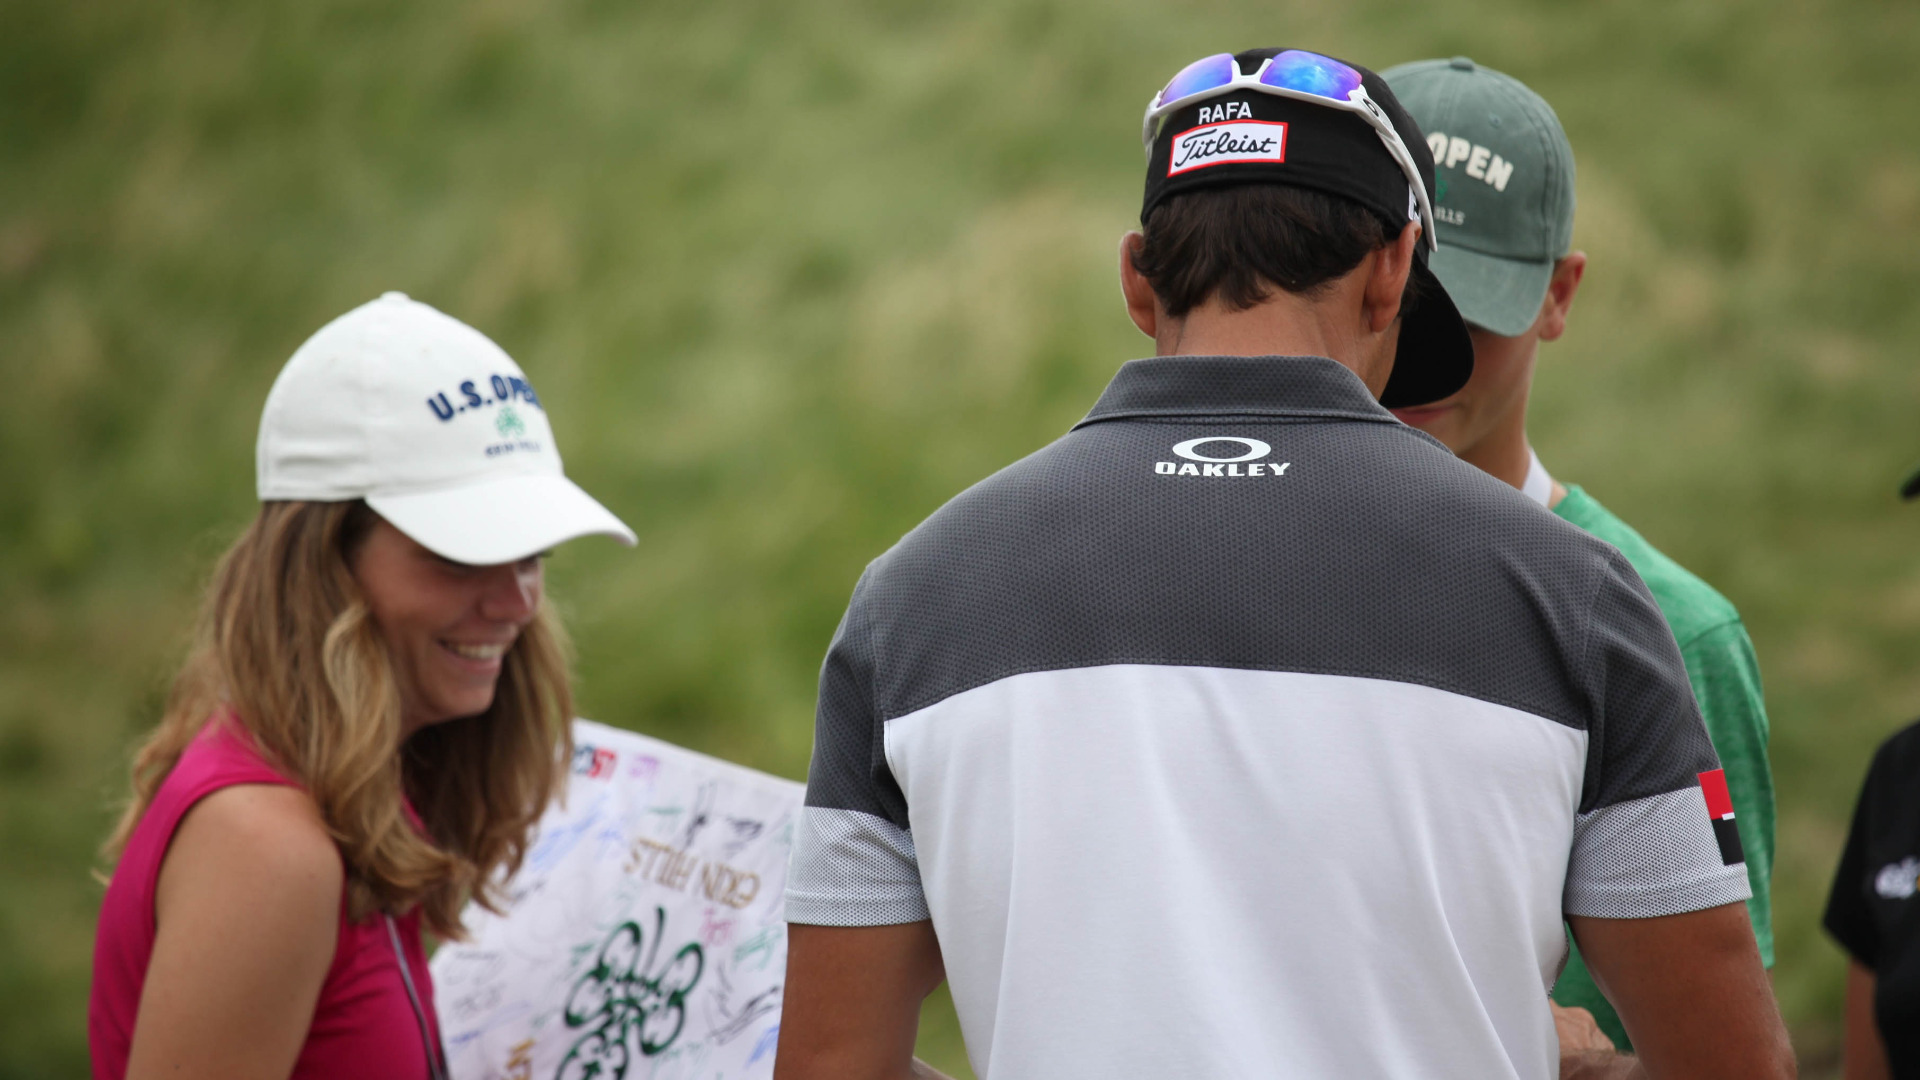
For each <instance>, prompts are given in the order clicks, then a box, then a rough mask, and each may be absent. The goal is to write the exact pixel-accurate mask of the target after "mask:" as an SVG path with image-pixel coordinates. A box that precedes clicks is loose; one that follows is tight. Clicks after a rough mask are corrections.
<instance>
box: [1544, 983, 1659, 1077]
mask: <svg viewBox="0 0 1920 1080" xmlns="http://www.w3.org/2000/svg"><path fill="white" fill-rule="evenodd" d="M1547 1006H1548V1007H1549V1008H1551V1009H1552V1010H1553V1031H1554V1034H1556V1035H1558V1036H1560V1080H1630V1078H1632V1077H1637V1076H1639V1077H1643V1076H1645V1075H1646V1074H1645V1073H1643V1072H1640V1071H1639V1070H1638V1069H1636V1068H1635V1066H1637V1065H1638V1064H1639V1063H1638V1062H1636V1061H1635V1060H1634V1059H1633V1058H1631V1057H1628V1056H1627V1055H1625V1054H1622V1053H1620V1052H1619V1050H1618V1049H1616V1048H1615V1047H1614V1045H1613V1040H1612V1039H1609V1038H1607V1033H1606V1032H1604V1031H1601V1030H1600V1025H1599V1024H1598V1023H1597V1022H1595V1021H1594V1019H1593V1014H1592V1013H1590V1012H1588V1011H1587V1010H1585V1009H1582V1008H1579V1007H1578V1006H1573V1007H1563V1006H1561V1005H1560V1004H1559V1003H1557V1002H1554V1001H1549V1002H1547Z"/></svg>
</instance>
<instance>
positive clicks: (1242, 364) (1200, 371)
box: [1074, 356, 1400, 428]
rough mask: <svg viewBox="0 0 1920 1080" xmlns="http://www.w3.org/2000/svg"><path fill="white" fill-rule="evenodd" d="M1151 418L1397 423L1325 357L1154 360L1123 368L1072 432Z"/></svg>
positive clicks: (1346, 372)
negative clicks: (1257, 417)
mask: <svg viewBox="0 0 1920 1080" xmlns="http://www.w3.org/2000/svg"><path fill="white" fill-rule="evenodd" d="M1153 416H1281V417H1298V418H1313V419H1340V420H1361V421H1369V422H1372V423H1385V424H1398V423H1399V422H1400V421H1399V420H1397V419H1395V417H1394V415H1393V414H1392V413H1390V412H1388V411H1387V410H1386V409H1385V408H1383V407H1381V405H1380V403H1379V402H1378V401H1376V400H1374V397H1373V394H1372V393H1370V392H1369V391H1368V390H1367V385H1366V384H1365V383H1363V382H1361V381H1360V377H1359V376H1358V375H1355V374H1354V373H1353V372H1352V371H1350V370H1348V369H1347V368H1346V367H1344V366H1342V365H1341V364H1339V363H1338V362H1336V361H1333V360H1329V359H1327V358H1326V357H1324V356H1156V357H1153V358H1152V359H1148V360H1130V361H1128V362H1127V363H1126V364H1124V365H1122V366H1121V368H1120V371H1119V373H1118V374H1116V375H1115V376H1114V377H1113V381H1112V382H1110V383H1108V384H1107V389H1106V392H1105V393H1103V394H1101V395H1100V400H1099V401H1098V402H1096V403H1094V406H1093V411H1092V412H1090V413H1088V414H1087V417H1086V419H1084V420H1082V421H1080V422H1079V423H1078V424H1075V425H1074V427H1075V428H1081V427H1085V426H1087V425H1088V424H1097V423H1100V422H1101V421H1103V420H1125V419H1135V418H1140V417H1153Z"/></svg>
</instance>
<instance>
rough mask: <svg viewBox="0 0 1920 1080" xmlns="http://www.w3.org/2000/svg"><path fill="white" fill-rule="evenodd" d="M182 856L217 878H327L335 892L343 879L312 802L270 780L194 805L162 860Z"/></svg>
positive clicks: (229, 788) (233, 788)
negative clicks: (218, 875) (221, 875)
mask: <svg viewBox="0 0 1920 1080" xmlns="http://www.w3.org/2000/svg"><path fill="white" fill-rule="evenodd" d="M181 854H186V855H188V856H189V857H190V860H191V861H195V862H201V863H204V864H205V866H204V867H203V869H206V870H209V871H213V872H216V873H228V872H230V873H240V874H246V875H249V876H253V877H257V878H263V879H265V878H274V877H278V876H287V877H291V878H295V879H308V880H311V881H314V882H315V883H318V884H325V883H326V879H330V881H331V884H332V886H333V888H334V890H336V891H337V890H338V888H339V886H340V884H341V881H342V879H343V876H344V874H345V869H344V866H343V864H342V862H341V858H340V850H339V848H338V847H337V846H336V845H335V844H334V840H333V836H332V834H331V833H330V832H329V831H328V830H327V825H326V821H325V819H324V818H322V817H321V815H320V808H319V806H318V805H316V804H315V803H314V801H313V797H312V796H310V795H308V794H307V793H306V792H305V791H303V790H301V789H300V788H297V787H293V786H291V785H288V784H284V783H275V782H270V781H269V782H260V781H255V782H246V783H238V784H228V785H225V786H223V787H221V788H219V789H217V790H215V791H212V792H209V793H208V794H207V795H205V796H203V797H202V798H200V799H199V800H198V801H197V802H195V803H194V805H193V807H192V809H190V810H188V811H187V813H186V816H185V817H183V818H182V819H181V821H180V826H179V828H178V829H177V830H176V831H175V833H174V837H173V844H172V850H171V851H169V852H168V860H167V861H168V862H169V863H170V864H171V863H172V862H173V861H174V856H176V855H181ZM316 879H318V880H316ZM263 884H265V885H267V886H268V887H271V884H272V883H271V882H263Z"/></svg>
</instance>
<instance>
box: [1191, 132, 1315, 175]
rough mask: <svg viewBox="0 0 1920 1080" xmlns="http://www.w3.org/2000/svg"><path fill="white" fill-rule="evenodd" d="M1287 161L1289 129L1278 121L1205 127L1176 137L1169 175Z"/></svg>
mask: <svg viewBox="0 0 1920 1080" xmlns="http://www.w3.org/2000/svg"><path fill="white" fill-rule="evenodd" d="M1286 160H1287V125H1286V124H1284V123H1281V122H1279V121H1275V120H1232V121H1227V122H1225V123H1217V124H1202V125H1201V126H1199V127H1197V128H1189V129H1187V130H1186V131H1183V132H1181V133H1180V134H1179V135H1176V136H1174V140H1173V148H1172V150H1171V151H1170V152H1169V155H1168V158H1167V175H1168V176H1178V175H1180V174H1181V173H1183V172H1192V171H1193V170H1195V169H1204V168H1206V167H1208V166H1209V165H1229V164H1233V163H1235V162H1248V161H1268V162H1273V163H1275V164H1279V163H1282V162H1285V161H1286Z"/></svg>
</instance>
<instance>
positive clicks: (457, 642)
mask: <svg viewBox="0 0 1920 1080" xmlns="http://www.w3.org/2000/svg"><path fill="white" fill-rule="evenodd" d="M443 387H457V388H458V390H457V391H456V392H455V393H456V394H457V399H458V402H459V404H453V402H454V400H455V397H453V396H449V395H448V393H447V392H446V391H445V390H443ZM477 387H487V388H490V389H493V390H494V394H493V395H492V396H487V395H486V394H485V393H483V392H482V391H480V390H478V389H476V388H477ZM509 421H510V422H509ZM258 468H259V491H260V496H261V499H262V504H261V508H260V513H259V516H258V517H257V518H255V520H254V522H253V524H252V525H251V526H250V527H249V528H248V529H247V531H246V532H245V533H244V534H243V535H242V536H241V537H240V539H239V540H238V541H236V542H235V544H234V546H233V547H232V549H230V550H229V551H228V552H227V554H226V556H225V557H224V558H223V559H222V560H221V563H220V566H219V569H218V570H217V571H216V572H215V574H214V578H213V581H212V583H211V585H210V587H209V589H208V593H207V598H206V602H205V605H204V608H203V612H202V617H201V623H200V627H199V630H198V633H197V636H196V644H195V648H194V650H193V653H192V655H191V657H190V658H189V659H188V661H187V663H186V666H185V667H184V669H183V670H182V671H181V673H180V675H179V677H178V679H177V680H176V682H175V686H174V692H173V696H172V699H171V700H170V702H169V704H168V707H167V711H166V714H165V716H164V717H163V718H162V720H161V722H160V725H159V727H158V729H157V730H155V731H154V733H153V734H152V735H151V736H149V737H148V739H147V741H146V743H145V744H144V745H143V746H142V747H141V750H140V752H139V755H138V757H137V758H136V760H135V765H134V775H133V798H132V800H131V802H130V805H129V806H128V808H127V810H126V813H125V815H124V816H123V817H122V819H121V821H120V825H119V827H118V828H117V829H116V830H115V832H114V835H113V837H112V839H111V840H109V842H108V845H107V854H108V856H109V858H111V859H113V860H114V861H115V866H114V870H113V876H112V880H111V882H110V884H109V885H108V889H107V895H106V898H105V901H104V902H103V905H102V908H101V914H100V928H99V934H98V937H97V940H96V943H95V949H94V984H93V1000H92V1004H91V1008H90V1010H89V1035H90V1040H91V1043H92V1050H93V1071H94V1076H95V1077H96V1078H113V1080H119V1078H122V1077H135V1078H138V1077H152V1076H161V1075H166V1076H174V1075H192V1076H271V1077H287V1076H294V1077H319V1076H343V1075H354V1076H365V1077H374V1078H376V1080H385V1078H387V1077H394V1078H399V1077H408V1078H417V1077H421V1076H431V1077H434V1078H436V1080H438V1078H439V1077H441V1076H443V1075H444V1067H443V1063H444V1055H443V1054H442V1053H441V1052H440V1047H439V1035H438V1031H437V1029H436V1027H435V1024H434V1019H433V988H432V985H431V981H430V979H429V976H428V972H427V967H426V957H425V952H424V949H423V948H422V945H421V928H422V927H423V926H424V927H426V928H427V929H430V930H432V931H433V932H434V933H435V934H438V935H440V936H441V937H448V938H458V937H459V936H461V928H460V924H459V911H460V908H461V906H462V905H463V904H464V903H465V902H466V901H467V900H469V899H473V900H476V901H478V902H479V903H481V904H483V905H485V906H487V907H489V908H491V907H493V905H494V903H495V901H496V899H497V895H496V890H497V887H498V886H497V882H498V881H499V880H500V876H501V875H500V873H499V872H500V871H503V870H504V871H507V872H511V871H512V870H513V868H515V867H516V866H518V865H519V862H520V859H521V856H522V855H523V854H524V852H525V848H526V841H527V836H528V832H529V830H530V828H531V827H532V825H533V822H534V821H535V819H536V818H537V817H538V815H539V813H540V811H541V810H542V809H543V808H544V807H545V805H546V804H547V802H548V800H549V799H550V797H551V796H552V794H553V792H554V789H555V787H556V786H557V785H558V784H559V783H560V782H561V781H562V778H563V776H564V773H563V772H562V770H561V765H562V763H564V762H565V761H566V760H567V756H568V751H569V749H570V747H569V746H568V734H567V732H568V722H569V721H570V720H571V718H572V694H571V692H570V690H569V687H568V683H567V673H566V659H565V641H564V637H563V635H562V632H561V630H560V627H559V624H558V621H557V620H556V618H555V617H554V615H553V612H552V609H551V608H550V607H549V606H548V605H547V604H546V602H545V599H544V597H543V595H542V571H541V557H542V553H543V552H544V551H545V550H546V549H547V548H549V547H551V546H552V545H554V544H557V543H560V542H562V541H565V540H568V539H572V538H574V537H577V536H583V535H587V534H591V533H601V534H606V535H612V536H615V537H617V538H619V539H621V540H623V541H625V542H626V543H629V544H631V543H632V542H633V534H632V533H631V532H630V531H629V530H628V529H627V528H626V526H625V525H623V524H621V523H620V521H619V520H618V519H617V518H615V517H614V516H613V515H612V514H611V513H609V512H608V511H607V510H606V509H605V508H603V507H601V506H600V504H598V503H596V502H594V501H593V499H592V498H590V497H589V496H588V495H587V494H586V493H585V492H583V491H581V490H580V489H579V488H578V487H576V486H575V485H574V484H573V483H572V482H570V481H569V480H567V479H566V477H565V475H564V474H563V473H562V471H561V467H560V459H559V455H558V452H557V450H555V448H554V446H553V433H552V431H551V430H550V428H549V427H548V425H547V422H546V418H545V415H544V413H543V412H542V410H541V408H540V405H539V399H538V398H537V397H536V396H535V395H534V394H533V392H532V388H531V387H530V386H528V384H527V382H526V380H525V378H524V377H523V376H522V375H521V373H520V371H519V368H518V367H517V366H515V365H514V363H513V361H512V360H511V359H509V358H508V357H507V355H506V354H505V353H504V352H502V351H501V350H500V349H499V347H498V346H496V345H494V344H493V343H492V342H491V341H488V340H487V339H486V338H485V337H484V336H482V335H481V334H480V333H478V332H477V331H475V330H473V329H471V328H470V327H467V326H465V325H463V324H461V323H459V322H457V321H455V320H454V319H451V318H449V317H447V316H446V315H443V314H441V313H440V312H438V311H435V310H433V309H432V308H429V307H427V306H426V305H424V304H418V303H415V302H413V301H411V300H408V299H407V298H406V297H404V296H401V295H399V294H397V293H390V294H388V295H387V296H385V297H382V298H381V299H380V300H377V301H374V302H373V303H371V304H367V305H365V306H363V307H360V308H358V309H355V310H354V311H352V312H349V313H348V314H347V315H345V316H342V317H341V318H339V319H337V320H335V321H334V322H332V323H330V324H329V325H328V326H326V327H324V328H323V329H322V330H320V332H319V333H317V334H315V335H314V336H313V337H312V338H311V339H309V340H308V341H307V343H306V344H305V345H303V346H301V348H300V350H299V351H298V352H296V353H295V354H294V356H293V359H291V360H290V361H288V363H287V366H286V368H285V369H284V370H283V371H282V372H281V374H280V378H279V380H278V381H277V382H276V383H275V384H274V388H273V391H272V392H271V393H270V394H269V395H268V398H267V405H266V411H265V414H264V416H263V417H262V420H261V429H260V442H259V452H258Z"/></svg>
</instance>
